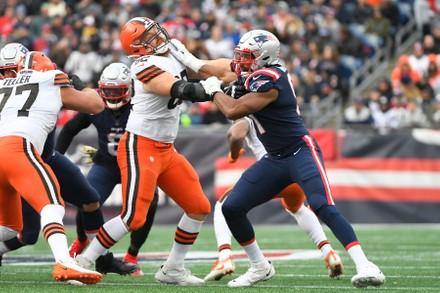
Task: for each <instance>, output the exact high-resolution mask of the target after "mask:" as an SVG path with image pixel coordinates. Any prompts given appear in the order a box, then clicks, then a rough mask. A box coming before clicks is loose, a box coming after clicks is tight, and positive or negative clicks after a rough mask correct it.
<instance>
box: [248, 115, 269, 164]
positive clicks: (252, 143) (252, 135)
mask: <svg viewBox="0 0 440 293" xmlns="http://www.w3.org/2000/svg"><path fill="white" fill-rule="evenodd" d="M243 118H244V119H246V121H247V122H248V123H249V131H248V133H247V134H246V137H245V139H246V143H247V145H248V147H249V148H250V149H251V151H252V152H253V153H254V156H255V158H257V160H260V159H261V158H262V157H263V156H264V155H265V154H267V151H266V149H265V148H264V146H263V144H262V143H261V141H260V140H259V139H258V137H257V132H256V131H255V127H254V121H252V119H251V118H249V117H243Z"/></svg>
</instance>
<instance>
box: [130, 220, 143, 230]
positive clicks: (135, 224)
mask: <svg viewBox="0 0 440 293" xmlns="http://www.w3.org/2000/svg"><path fill="white" fill-rule="evenodd" d="M144 224H145V217H144V218H143V219H141V218H140V217H138V218H135V219H133V221H131V223H130V224H129V225H127V226H128V229H130V231H136V230H139V229H140V228H142V227H143V226H144Z"/></svg>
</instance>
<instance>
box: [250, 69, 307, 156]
mask: <svg viewBox="0 0 440 293" xmlns="http://www.w3.org/2000/svg"><path fill="white" fill-rule="evenodd" d="M245 86H246V89H247V90H248V91H249V92H267V91H269V90H271V89H277V90H278V98H277V99H276V101H275V102H273V103H270V104H269V105H267V106H266V107H265V108H263V109H261V110H260V111H258V112H257V113H254V114H253V115H249V116H250V118H252V120H253V121H254V126H255V129H256V131H257V135H258V138H259V139H260V140H261V142H262V143H263V145H264V147H265V148H266V150H267V152H268V153H269V154H271V155H274V156H280V155H286V154H289V153H291V152H292V151H294V150H296V149H297V145H298V144H301V143H302V137H303V136H304V135H307V134H309V132H308V130H307V128H306V127H305V125H304V122H303V119H302V117H301V113H300V111H299V107H298V101H297V100H296V95H295V90H294V89H293V86H292V83H291V80H290V75H289V73H288V71H287V69H286V68H284V67H281V66H279V65H274V66H269V67H265V68H261V69H259V70H257V71H255V72H253V73H252V74H250V75H249V76H248V77H247V79H246V82H245Z"/></svg>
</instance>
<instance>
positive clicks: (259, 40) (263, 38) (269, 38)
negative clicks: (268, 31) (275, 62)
mask: <svg viewBox="0 0 440 293" xmlns="http://www.w3.org/2000/svg"><path fill="white" fill-rule="evenodd" d="M254 40H255V42H257V43H265V42H267V41H274V40H275V39H274V38H273V37H272V36H270V35H261V36H257V37H254Z"/></svg>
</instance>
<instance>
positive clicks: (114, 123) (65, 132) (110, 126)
mask: <svg viewBox="0 0 440 293" xmlns="http://www.w3.org/2000/svg"><path fill="white" fill-rule="evenodd" d="M98 92H99V95H100V96H101V98H102V100H103V101H104V105H105V107H106V108H105V109H104V111H102V112H101V113H99V114H97V115H93V116H92V115H87V114H85V113H78V114H76V115H75V116H74V117H73V118H72V119H71V120H69V121H68V122H67V123H66V124H65V125H64V127H63V129H62V130H61V132H60V134H59V135H58V139H57V144H56V147H55V149H56V150H58V151H59V152H61V153H63V154H64V153H65V152H66V150H67V148H68V147H69V145H70V143H71V142H72V140H73V138H74V137H75V136H76V135H77V134H78V133H79V132H80V131H81V130H83V129H85V128H87V127H89V126H90V124H93V125H94V126H95V128H96V130H97V131H98V144H99V147H98V150H97V151H96V150H95V151H93V150H92V149H90V148H89V150H90V151H91V152H89V155H91V156H92V161H93V162H94V164H93V165H92V167H91V168H90V170H89V172H88V174H87V180H88V181H89V183H90V184H91V185H92V186H93V188H95V189H96V190H97V191H98V193H99V196H100V204H101V206H102V205H103V204H104V202H105V201H106V200H107V199H108V197H109V196H110V195H111V193H112V191H113V189H114V187H115V186H116V185H117V184H120V183H121V174H120V170H119V166H118V162H117V161H116V154H117V150H118V144H119V140H120V138H121V137H122V135H123V134H124V130H125V126H126V125H127V120H128V116H129V114H130V111H131V104H130V100H131V97H132V95H133V86H132V79H131V76H130V68H129V67H128V66H127V65H125V64H123V63H112V64H110V65H108V66H107V67H106V68H105V69H104V70H103V72H102V74H101V77H100V79H99V82H98ZM157 200H158V194H157V189H156V191H155V194H154V198H153V201H152V202H151V205H150V209H149V211H148V214H147V218H146V221H145V224H144V225H143V226H142V227H141V228H140V229H138V230H136V231H133V232H132V233H131V243H130V247H129V248H128V251H127V253H126V255H125V256H124V258H123V260H124V261H126V262H130V263H134V264H136V265H137V255H138V253H139V249H140V248H141V246H142V245H143V244H144V243H145V240H146V239H147V237H148V234H149V232H150V229H151V226H152V225H153V221H154V215H155V213H156V208H157ZM81 213H82V212H81V210H78V214H77V217H76V227H77V235H78V236H77V238H76V240H75V241H74V243H73V244H72V246H71V247H70V255H71V256H73V255H75V254H80V253H81V252H82V251H83V250H84V248H85V247H86V246H87V245H88V243H89V242H90V240H89V238H88V237H87V235H86V233H85V232H84V226H83V221H82V217H81ZM131 275H132V276H142V275H143V272H142V271H141V270H140V269H137V270H136V271H135V272H132V273H131Z"/></svg>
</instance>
